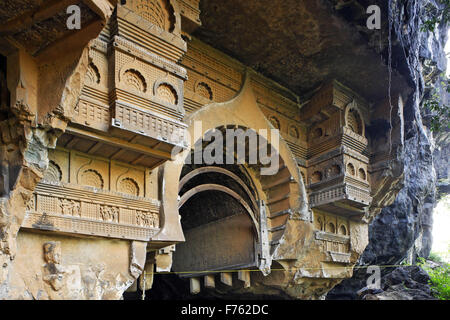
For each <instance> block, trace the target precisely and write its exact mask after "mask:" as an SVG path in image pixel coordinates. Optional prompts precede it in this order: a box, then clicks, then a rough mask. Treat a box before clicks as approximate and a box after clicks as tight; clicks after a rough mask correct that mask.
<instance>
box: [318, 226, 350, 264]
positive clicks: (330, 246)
mask: <svg viewBox="0 0 450 320" xmlns="http://www.w3.org/2000/svg"><path fill="white" fill-rule="evenodd" d="M315 238H316V240H319V241H320V242H321V245H322V247H323V248H322V249H323V251H326V252H327V257H328V260H329V261H330V262H338V263H349V262H350V253H349V252H350V237H349V236H343V235H339V234H334V233H330V232H325V231H320V230H317V231H316V234H315Z"/></svg>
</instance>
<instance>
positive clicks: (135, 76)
mask: <svg viewBox="0 0 450 320" xmlns="http://www.w3.org/2000/svg"><path fill="white" fill-rule="evenodd" d="M122 79H123V82H124V83H125V84H126V85H127V86H128V87H130V88H132V89H134V90H135V91H138V92H142V93H145V92H147V82H146V81H145V78H144V76H143V75H142V73H140V72H139V71H138V70H137V69H127V70H125V71H124V73H123V75H122Z"/></svg>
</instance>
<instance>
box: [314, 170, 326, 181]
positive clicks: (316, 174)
mask: <svg viewBox="0 0 450 320" xmlns="http://www.w3.org/2000/svg"><path fill="white" fill-rule="evenodd" d="M322 180H323V173H322V172H321V171H319V170H317V171H314V172H313V173H312V175H311V183H318V182H320V181H322Z"/></svg>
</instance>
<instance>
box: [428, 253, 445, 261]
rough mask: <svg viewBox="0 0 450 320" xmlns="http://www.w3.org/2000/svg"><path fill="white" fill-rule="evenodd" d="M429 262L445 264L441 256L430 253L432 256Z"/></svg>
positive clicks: (429, 257)
mask: <svg viewBox="0 0 450 320" xmlns="http://www.w3.org/2000/svg"><path fill="white" fill-rule="evenodd" d="M428 260H431V261H434V262H437V263H443V262H444V260H442V258H441V256H440V255H439V254H438V253H436V252H430V255H429V256H428Z"/></svg>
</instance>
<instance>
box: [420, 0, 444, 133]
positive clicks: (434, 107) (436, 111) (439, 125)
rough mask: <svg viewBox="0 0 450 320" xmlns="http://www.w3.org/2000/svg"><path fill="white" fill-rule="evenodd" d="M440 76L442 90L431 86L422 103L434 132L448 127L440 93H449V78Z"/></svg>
mask: <svg viewBox="0 0 450 320" xmlns="http://www.w3.org/2000/svg"><path fill="white" fill-rule="evenodd" d="M448 1H450V0H448ZM441 77H442V80H441V85H442V89H443V92H442V93H440V92H439V91H438V90H436V88H433V89H432V91H431V96H430V97H429V98H428V99H426V100H425V101H424V103H423V107H424V108H425V109H427V110H429V111H430V112H431V121H430V129H431V131H434V132H440V131H445V130H447V129H450V107H449V106H448V105H447V104H444V103H442V99H441V95H442V94H450V79H448V78H447V77H446V76H445V75H441Z"/></svg>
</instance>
